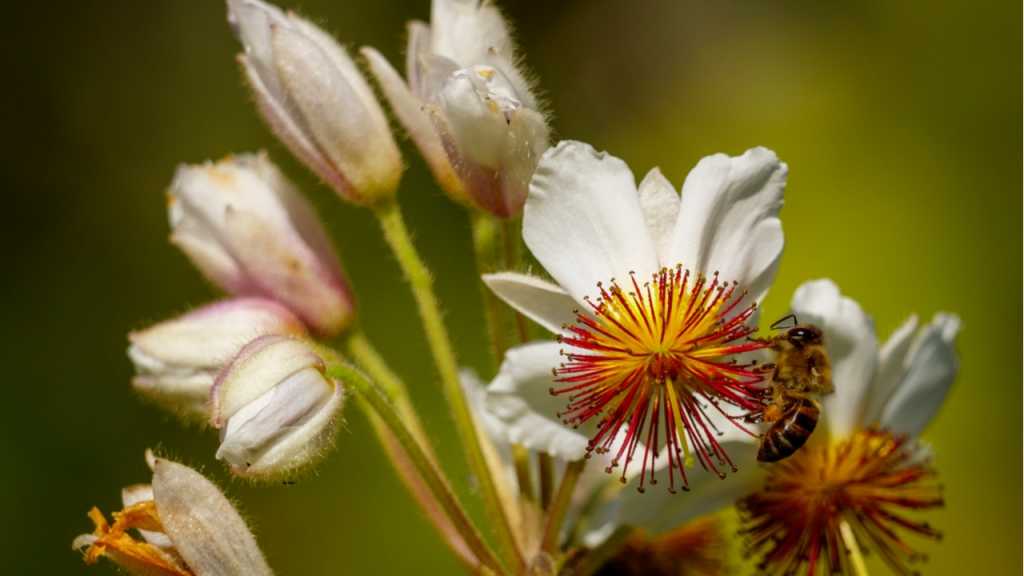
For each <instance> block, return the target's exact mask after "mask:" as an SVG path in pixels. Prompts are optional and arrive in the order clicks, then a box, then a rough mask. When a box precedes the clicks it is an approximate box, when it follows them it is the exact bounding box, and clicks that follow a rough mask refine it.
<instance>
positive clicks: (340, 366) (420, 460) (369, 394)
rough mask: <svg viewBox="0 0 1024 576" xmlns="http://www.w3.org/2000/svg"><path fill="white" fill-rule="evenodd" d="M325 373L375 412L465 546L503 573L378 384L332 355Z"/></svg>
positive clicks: (442, 477) (489, 566) (488, 564)
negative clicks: (341, 383)
mask: <svg viewBox="0 0 1024 576" xmlns="http://www.w3.org/2000/svg"><path fill="white" fill-rule="evenodd" d="M327 374H328V375H329V376H330V377H332V378H337V379H338V380H340V381H341V382H343V383H344V385H345V387H346V388H347V389H348V390H350V391H353V392H355V393H356V394H357V395H359V397H360V398H362V399H363V401H365V403H366V404H367V405H368V406H369V408H370V409H371V410H372V411H373V412H374V413H375V414H376V416H377V417H379V418H380V419H381V421H383V423H384V425H385V426H386V427H387V429H388V431H389V432H390V433H391V434H392V435H394V438H395V440H396V441H397V442H398V444H399V445H400V446H401V447H402V450H403V451H404V452H405V454H406V455H407V456H408V458H409V461H410V463H411V464H412V466H413V467H415V469H416V471H417V472H419V474H420V477H421V478H422V480H423V482H424V483H425V484H426V485H427V488H428V489H429V490H430V492H431V493H432V494H433V495H434V498H436V499H437V501H438V503H439V504H440V505H441V507H442V509H443V510H444V511H445V514H446V515H447V516H448V519H449V520H450V521H451V523H452V525H453V526H454V527H455V529H456V531H458V533H459V535H460V536H462V538H463V540H464V541H465V543H466V545H467V546H468V547H469V549H470V550H472V551H473V554H475V555H476V557H477V559H478V560H479V561H480V563H481V564H482V565H483V566H486V567H487V568H489V569H491V570H493V571H494V572H496V573H499V574H503V573H504V571H503V570H502V568H501V565H500V564H499V562H498V559H497V558H496V557H495V556H494V553H493V552H491V550H490V548H488V547H487V544H486V543H485V542H484V541H483V539H482V538H481V537H480V533H479V532H478V531H477V530H476V528H475V527H474V526H473V523H472V522H471V521H470V519H469V517H468V516H467V515H466V512H465V511H464V510H463V509H462V506H460V505H459V502H458V500H457V499H456V498H455V494H453V493H452V491H451V488H450V487H449V486H448V483H447V482H446V481H445V479H444V476H442V475H441V473H440V472H439V471H438V470H437V468H435V466H434V464H433V463H432V462H431V460H430V458H429V457H428V456H427V454H426V452H424V451H423V448H422V447H421V446H420V444H419V443H418V442H417V441H416V439H415V438H413V436H412V434H410V433H409V430H408V429H407V428H406V427H405V424H404V423H403V419H402V417H401V416H399V414H398V412H397V411H396V410H395V408H394V406H393V404H392V403H391V401H390V399H389V398H388V396H387V393H385V392H384V390H383V389H381V387H380V386H378V385H376V384H374V383H373V382H371V381H370V380H369V379H368V378H367V377H366V376H364V375H363V373H362V372H360V371H359V370H358V369H356V368H355V367H353V366H351V365H349V364H346V363H344V362H341V361H339V360H338V359H336V358H334V359H331V361H329V362H328V366H327Z"/></svg>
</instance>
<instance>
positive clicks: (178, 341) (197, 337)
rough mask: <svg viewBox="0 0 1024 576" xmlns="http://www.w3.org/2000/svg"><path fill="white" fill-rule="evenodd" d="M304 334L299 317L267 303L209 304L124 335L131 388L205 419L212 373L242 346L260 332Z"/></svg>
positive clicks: (243, 300) (247, 300) (248, 300)
mask: <svg viewBox="0 0 1024 576" xmlns="http://www.w3.org/2000/svg"><path fill="white" fill-rule="evenodd" d="M304 333H305V329H304V328H303V326H302V323H301V322H300V321H299V319H298V318H296V317H295V316H294V315H293V314H292V313H291V312H289V311H288V310H287V309H286V308H284V307H283V306H281V305H280V304H277V303H275V302H273V301H270V300H263V299H260V298H237V299H234V300H226V301H223V302H217V303H214V304H209V305H207V306H203V307H202V308H199V309H197V310H193V311H191V312H189V313H187V314H184V315H182V316H179V317H177V318H173V319H171V320H166V321H164V322H160V323H158V324H155V325H153V326H150V327H149V328H146V329H144V330H140V331H138V332H132V333H131V334H129V335H128V340H129V342H130V343H131V345H130V346H129V347H128V357H129V358H131V360H132V363H134V364H135V370H136V372H137V375H136V376H135V378H134V379H133V380H132V385H133V386H134V387H135V389H136V390H137V391H138V392H139V393H140V394H142V395H143V396H145V397H147V398H149V399H151V400H153V401H155V402H157V403H158V404H161V405H163V406H164V407H166V408H169V409H171V410H173V411H175V412H178V413H180V414H182V415H183V416H186V417H189V418H195V419H197V420H201V421H204V420H208V419H209V418H210V416H211V413H210V408H209V400H210V388H211V387H213V382H214V380H215V379H216V377H217V373H218V372H219V371H220V370H221V368H223V367H224V365H225V364H227V363H228V362H229V361H230V360H231V359H232V358H233V357H234V356H235V355H236V354H238V351H239V350H241V349H242V347H243V346H245V344H246V343H248V342H250V341H252V340H253V339H255V338H257V337H259V336H263V335H265V334H291V335H295V336H301V335H303V334H304Z"/></svg>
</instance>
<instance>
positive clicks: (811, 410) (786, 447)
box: [751, 314, 833, 462]
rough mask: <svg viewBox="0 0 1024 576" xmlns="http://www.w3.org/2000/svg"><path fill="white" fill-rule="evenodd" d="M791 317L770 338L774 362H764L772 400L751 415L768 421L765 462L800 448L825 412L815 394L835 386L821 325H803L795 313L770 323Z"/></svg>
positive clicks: (762, 455)
mask: <svg viewBox="0 0 1024 576" xmlns="http://www.w3.org/2000/svg"><path fill="white" fill-rule="evenodd" d="M787 320H792V321H793V326H792V327H791V328H789V329H787V330H786V331H785V332H783V333H781V334H778V335H776V336H773V337H772V338H771V339H770V340H769V341H768V342H769V343H770V345H771V348H772V350H774V351H775V353H776V359H775V363H774V364H766V365H765V366H764V369H765V371H768V370H770V371H771V374H772V377H771V384H770V388H769V389H768V390H767V393H768V394H769V395H770V398H769V401H768V403H767V405H766V406H765V407H764V409H763V410H762V411H761V412H759V413H756V414H754V415H753V418H751V421H753V422H767V423H769V424H770V426H769V428H768V430H766V431H765V433H764V434H763V435H762V437H761V447H760V449H759V450H758V452H757V459H758V460H759V461H761V462H778V461H779V460H782V459H784V458H787V457H789V456H792V455H793V453H795V452H796V451H797V450H799V449H800V448H801V447H802V446H803V445H804V444H805V443H806V442H807V439H808V438H810V436H811V433H812V432H814V428H815V427H816V426H817V424H818V417H819V416H820V415H821V405H820V404H819V403H818V400H817V399H816V396H819V395H824V394H830V393H831V392H832V390H833V388H832V364H831V362H829V358H828V354H827V353H826V351H825V340H824V334H823V333H822V331H821V329H820V328H818V327H817V326H814V325H811V324H800V323H799V321H798V320H797V319H796V316H795V315H793V314H790V315H789V316H786V317H784V318H782V319H780V320H779V321H778V322H776V323H774V324H772V329H777V328H779V327H780V326H781V324H782V323H783V322H785V321H787Z"/></svg>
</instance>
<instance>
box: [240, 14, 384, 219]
mask: <svg viewBox="0 0 1024 576" xmlns="http://www.w3.org/2000/svg"><path fill="white" fill-rule="evenodd" d="M228 21H229V22H230V24H231V26H232V28H234V30H235V34H236V35H237V36H238V39H239V41H240V42H241V43H242V45H243V46H244V47H245V53H244V54H242V55H240V56H239V62H240V63H241V65H242V69H243V71H244V72H245V76H246V78H247V79H248V81H249V84H250V85H251V86H252V89H253V93H254V94H255V97H256V103H257V105H258V106H259V109H260V112H261V113H262V115H263V117H264V119H266V121H267V123H268V124H269V125H270V128H271V129H272V130H273V131H274V133H275V134H276V135H277V136H278V138H280V139H281V140H282V141H283V142H284V143H285V144H286V145H287V146H288V148H289V149H291V151H292V153H293V154H295V156H297V157H298V158H299V159H300V160H301V161H303V162H304V163H305V164H306V165H307V166H309V168H310V169H311V170H313V172H315V173H316V174H318V175H319V176H320V177H321V178H322V179H323V180H324V181H325V182H326V183H327V184H328V185H330V186H331V187H332V188H334V189H335V190H336V191H337V192H338V194H339V195H341V197H342V198H344V199H345V200H348V201H350V202H355V203H357V204H373V203H374V202H376V201H378V200H380V199H383V198H390V197H392V196H393V195H394V193H395V190H396V189H397V188H398V182H399V180H400V179H401V175H402V158H401V154H400V153H399V151H398V146H397V145H396V144H395V140H394V137H393V136H392V135H391V129H390V127H389V126H388V122H387V118H386V117H385V115H384V112H383V110H382V109H381V106H380V103H379V102H378V101H377V98H376V96H375V95H374V94H373V90H372V89H371V88H370V86H369V85H368V84H367V83H366V79H365V78H363V75H362V73H361V72H360V71H359V68H358V67H356V65H355V63H354V62H353V61H352V59H351V58H350V57H349V55H348V53H347V52H346V51H345V49H344V48H343V47H342V46H340V45H339V44H338V43H337V42H336V41H335V40H334V39H333V38H332V37H331V36H330V35H329V34H327V33H326V32H324V31H323V30H321V29H320V28H318V27H316V26H315V25H313V24H311V23H310V22H309V21H307V20H305V19H303V18H300V17H299V16H296V15H295V14H293V13H291V12H283V11H281V10H280V9H278V8H277V7H276V6H274V5H272V4H267V3H265V2H261V1H260V0H228Z"/></svg>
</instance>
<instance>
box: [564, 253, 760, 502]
mask: <svg viewBox="0 0 1024 576" xmlns="http://www.w3.org/2000/svg"><path fill="white" fill-rule="evenodd" d="M597 287H598V291H599V294H600V296H599V298H598V299H597V300H596V301H592V300H590V299H587V303H588V304H589V306H590V310H589V311H587V312H578V313H577V316H576V323H575V324H574V325H570V326H566V330H567V334H565V335H563V336H561V337H560V338H559V340H560V341H561V342H562V343H563V344H565V345H566V346H567V348H568V349H564V350H563V351H562V354H563V356H564V357H565V358H566V361H565V362H563V363H562V364H561V365H560V366H559V367H558V368H556V369H555V376H556V381H557V382H559V383H560V384H561V386H557V387H554V388H552V389H551V393H552V394H555V395H561V394H567V395H569V404H568V406H567V408H566V410H565V411H564V412H562V413H560V414H559V416H560V417H562V418H563V419H564V421H565V422H566V423H567V424H571V425H574V426H578V425H580V424H583V423H585V422H588V421H590V420H592V419H595V418H596V419H598V423H597V432H596V433H595V434H594V436H593V437H592V438H591V440H590V443H589V444H588V455H589V452H592V451H596V452H598V453H606V452H609V451H610V450H612V449H613V448H617V449H616V451H615V453H614V456H613V458H612V460H611V465H610V466H609V467H608V471H609V472H611V469H612V468H614V467H616V466H617V465H618V464H619V463H620V462H622V461H624V462H625V465H624V466H623V470H622V480H623V482H625V481H626V474H627V472H628V469H629V464H630V462H631V461H632V460H633V459H634V456H635V455H636V453H637V450H638V449H639V448H640V447H642V448H643V464H642V466H641V471H640V472H641V473H640V484H639V489H640V491H643V487H644V483H645V478H646V479H649V481H650V483H651V484H655V483H656V482H657V480H656V478H655V470H656V466H655V462H656V460H657V458H658V456H656V455H657V454H658V453H659V452H660V451H661V450H660V447H661V446H662V445H664V446H665V447H666V448H667V450H666V451H665V452H666V454H667V456H666V457H667V458H668V468H669V490H670V491H674V490H675V482H676V479H675V476H676V473H678V475H679V477H680V480H681V482H682V487H683V489H686V488H687V479H686V470H685V468H686V463H687V462H689V461H691V460H692V456H691V451H692V452H695V453H696V456H697V459H698V460H699V461H700V463H701V465H702V466H703V467H704V468H705V469H707V470H711V471H713V472H715V473H716V474H718V475H719V476H723V475H724V473H723V472H722V471H721V470H720V468H722V467H725V466H728V467H729V468H732V469H735V466H733V464H732V461H731V460H729V456H728V454H726V453H725V451H724V450H723V449H722V448H721V446H720V445H719V444H718V442H717V440H716V436H717V435H718V434H720V431H719V430H718V429H717V428H716V427H715V425H714V423H713V422H712V420H711V419H710V418H709V417H708V414H709V413H710V412H711V410H714V411H715V412H718V413H720V414H721V415H722V416H724V417H725V418H726V419H727V420H728V421H729V422H731V423H733V424H734V425H736V426H739V427H741V426H740V424H739V423H738V422H737V420H738V419H739V418H740V416H738V415H729V414H727V413H726V412H725V411H724V409H723V404H724V405H731V406H733V407H737V408H739V409H740V410H741V411H742V412H744V413H749V412H752V411H755V410H757V409H758V408H759V407H760V406H761V403H760V399H759V398H760V397H759V394H760V388H761V387H762V385H761V383H762V381H763V379H764V376H763V374H762V372H761V371H760V370H759V369H758V368H757V367H755V366H754V365H753V363H750V364H740V363H738V362H736V361H735V359H734V358H733V357H734V355H736V354H739V353H742V352H749V351H752V350H757V349H761V348H765V347H766V346H767V344H766V343H765V342H762V341H756V340H751V339H748V338H747V337H748V336H749V335H750V334H751V333H753V332H754V330H755V329H754V328H752V327H750V326H748V325H747V324H746V322H747V320H748V319H750V317H751V316H752V315H753V313H754V310H755V308H756V305H755V304H750V305H748V306H746V307H742V306H741V303H742V301H743V300H744V297H745V295H746V294H745V292H740V291H739V290H738V286H737V284H736V283H735V282H733V283H728V282H722V281H720V280H719V278H718V274H717V273H715V274H714V275H712V276H711V278H710V279H709V278H707V277H705V276H703V275H698V276H697V277H696V278H691V276H690V273H689V271H684V270H683V269H682V267H681V266H677V267H676V268H674V269H669V268H663V269H662V270H661V271H660V272H658V273H656V274H654V275H653V277H652V278H651V280H650V281H649V282H644V283H643V284H642V285H641V284H640V283H639V282H638V281H637V279H636V276H635V274H632V273H631V274H630V284H629V286H628V287H627V288H626V289H623V288H622V287H621V286H619V284H618V283H616V282H615V281H614V280H613V281H612V282H611V285H610V286H605V285H604V284H603V283H598V285H597ZM620 432H624V433H620ZM616 445H617V446H616Z"/></svg>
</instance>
